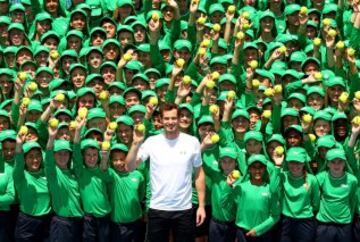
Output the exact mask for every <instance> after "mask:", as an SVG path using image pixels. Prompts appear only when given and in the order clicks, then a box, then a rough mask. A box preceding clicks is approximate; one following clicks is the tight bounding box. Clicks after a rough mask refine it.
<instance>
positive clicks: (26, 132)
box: [19, 125, 29, 135]
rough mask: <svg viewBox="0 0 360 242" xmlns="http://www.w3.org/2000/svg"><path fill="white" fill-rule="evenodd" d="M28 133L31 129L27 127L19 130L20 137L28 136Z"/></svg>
mask: <svg viewBox="0 0 360 242" xmlns="http://www.w3.org/2000/svg"><path fill="white" fill-rule="evenodd" d="M28 132H29V129H28V127H26V126H25V125H23V126H21V127H20V129H19V135H27V134H28Z"/></svg>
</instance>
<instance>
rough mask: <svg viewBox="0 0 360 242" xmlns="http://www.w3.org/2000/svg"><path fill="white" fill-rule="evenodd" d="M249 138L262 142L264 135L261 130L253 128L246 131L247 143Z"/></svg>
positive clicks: (245, 138)
mask: <svg viewBox="0 0 360 242" xmlns="http://www.w3.org/2000/svg"><path fill="white" fill-rule="evenodd" d="M249 140H256V141H259V142H262V141H263V135H262V133H261V132H259V131H253V130H251V131H248V132H246V133H245V136H244V142H245V143H247V142H248V141H249Z"/></svg>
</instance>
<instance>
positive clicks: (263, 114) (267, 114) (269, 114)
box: [262, 110, 271, 119]
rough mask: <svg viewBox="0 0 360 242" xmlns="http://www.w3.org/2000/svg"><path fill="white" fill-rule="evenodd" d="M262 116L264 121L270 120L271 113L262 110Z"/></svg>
mask: <svg viewBox="0 0 360 242" xmlns="http://www.w3.org/2000/svg"><path fill="white" fill-rule="evenodd" d="M262 116H263V117H264V118H266V119H270V118H271V111H270V110H264V112H263V113H262Z"/></svg>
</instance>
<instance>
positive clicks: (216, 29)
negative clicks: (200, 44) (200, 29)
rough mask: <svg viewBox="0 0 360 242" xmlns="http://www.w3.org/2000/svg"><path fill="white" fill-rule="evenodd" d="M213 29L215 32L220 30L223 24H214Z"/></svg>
mask: <svg viewBox="0 0 360 242" xmlns="http://www.w3.org/2000/svg"><path fill="white" fill-rule="evenodd" d="M212 29H213V30H214V31H215V32H220V30H221V26H220V24H214V25H213V26H212Z"/></svg>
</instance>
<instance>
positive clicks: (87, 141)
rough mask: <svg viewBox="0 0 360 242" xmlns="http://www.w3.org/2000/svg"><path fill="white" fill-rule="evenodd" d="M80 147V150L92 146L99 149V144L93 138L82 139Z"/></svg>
mask: <svg viewBox="0 0 360 242" xmlns="http://www.w3.org/2000/svg"><path fill="white" fill-rule="evenodd" d="M80 147H81V150H84V149H87V148H94V149H97V150H100V146H99V144H98V142H97V141H96V140H94V139H84V140H83V141H81V144H80Z"/></svg>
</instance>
